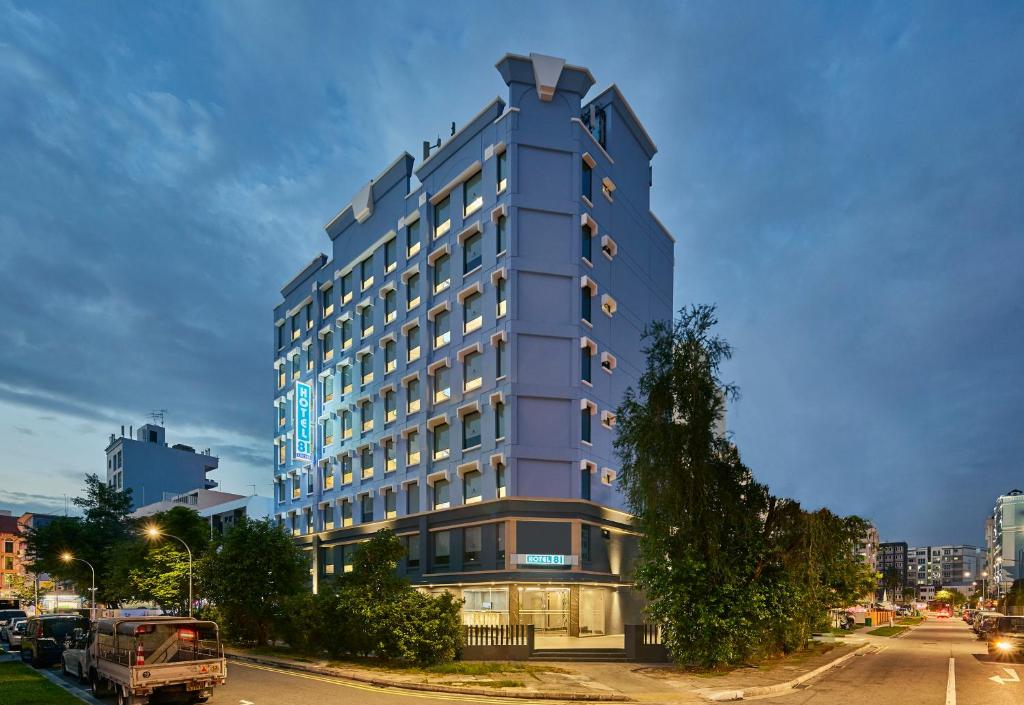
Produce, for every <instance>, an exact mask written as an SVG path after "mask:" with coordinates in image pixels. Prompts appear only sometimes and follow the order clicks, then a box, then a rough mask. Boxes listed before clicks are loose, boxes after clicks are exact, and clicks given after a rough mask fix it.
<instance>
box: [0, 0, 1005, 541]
mask: <svg viewBox="0 0 1024 705" xmlns="http://www.w3.org/2000/svg"><path fill="white" fill-rule="evenodd" d="M421 5H422V7H421ZM370 6H371V4H370V3H362V4H359V5H356V4H348V3H313V2H277V3H261V2H255V1H247V2H237V3H236V2H226V1H218V2H208V3H196V2H165V3H159V4H157V3H144V2H130V3H128V2H126V3H113V2H96V3H82V2H67V3H50V2H13V3H12V2H9V1H0V287H2V288H0V291H2V294H0V321H2V325H0V447H3V448H4V451H5V452H4V453H3V455H2V458H0V507H4V506H8V507H12V508H14V509H15V510H21V509H25V508H32V509H37V510H45V509H58V510H61V511H62V510H63V506H64V495H65V494H71V495H74V494H75V493H77V492H78V491H79V490H80V487H81V475H82V474H83V473H84V472H89V471H92V472H103V447H104V445H105V443H106V438H107V434H109V433H111V432H113V431H115V430H116V429H119V428H120V425H121V424H126V425H127V424H135V425H138V424H140V423H142V422H144V421H145V420H146V414H147V413H148V412H149V411H150V410H151V409H160V408H164V409H168V410H169V413H168V416H167V423H168V427H169V431H168V433H169V439H170V440H171V442H176V441H184V442H187V443H191V444H193V445H196V446H207V445H209V446H212V447H213V448H214V450H215V451H216V452H219V453H220V454H221V456H222V461H221V466H222V470H221V471H219V473H218V475H217V476H218V478H219V479H220V480H221V481H222V484H223V486H224V488H225V489H228V490H233V491H246V488H247V486H248V485H249V484H251V483H256V484H257V485H258V486H259V488H260V489H261V490H262V491H264V492H269V490H270V477H271V472H272V470H271V454H270V451H271V446H270V444H269V442H270V433H271V430H270V429H271V423H272V410H271V403H270V402H271V396H270V395H271V390H270V388H269V387H270V384H271V370H270V360H271V351H270V346H271V327H270V326H271V320H272V319H271V310H272V307H273V305H274V304H275V302H276V298H277V291H278V289H279V287H280V286H281V284H282V283H283V282H284V281H286V280H287V279H288V278H290V277H291V275H292V274H293V273H294V272H295V271H296V270H297V269H298V268H299V267H300V266H301V265H302V264H304V263H305V262H307V261H308V260H309V259H310V258H311V257H312V256H313V255H314V254H315V253H316V252H318V251H320V250H322V249H326V247H327V239H326V236H325V235H324V233H323V230H322V227H323V224H324V223H325V222H326V221H327V220H328V219H329V218H330V217H331V216H332V215H333V214H334V213H336V212H337V211H338V210H339V208H340V207H341V206H343V205H344V204H345V203H347V202H348V201H349V200H350V198H351V196H352V194H353V193H354V192H355V190H356V189H357V188H358V187H359V186H360V185H361V184H362V183H364V182H365V181H366V179H367V178H369V177H370V176H372V175H374V174H376V173H377V172H378V171H379V170H380V169H381V168H382V167H383V166H385V165H386V164H387V163H389V162H390V161H391V159H393V158H394V157H395V156H396V155H397V154H398V153H400V152H401V151H403V150H409V151H410V152H412V153H417V152H418V145H419V144H420V141H421V140H423V139H426V138H431V137H434V136H436V135H437V134H438V133H439V132H442V131H443V130H444V129H445V126H446V125H447V124H448V123H449V122H450V121H452V120H455V121H457V122H460V123H461V122H462V121H464V120H465V119H467V118H468V117H469V116H471V115H473V114H474V113H475V112H476V111H477V110H478V109H479V108H480V107H481V106H482V105H483V104H484V103H485V102H486V101H487V100H489V99H490V98H491V97H493V96H494V95H496V94H499V93H502V92H503V90H504V88H505V87H504V85H503V83H502V82H501V79H500V77H499V76H498V74H497V72H496V71H495V70H494V68H493V65H494V63H495V61H496V60H497V59H498V58H499V57H500V56H501V55H502V54H503V53H504V52H506V51H513V52H520V53H528V52H531V51H537V52H541V53H548V54H555V55H558V56H563V57H565V58H567V59H568V60H569V61H570V62H572V63H576V64H582V65H585V66H587V67H589V68H590V69H591V70H592V71H593V73H594V75H595V77H596V78H597V80H598V89H600V88H602V87H604V86H606V85H607V84H609V83H611V82H615V83H617V84H618V85H619V86H620V88H621V89H622V90H623V91H624V93H625V94H626V95H627V96H628V98H629V100H630V101H631V102H632V104H633V106H634V108H635V109H636V112H637V113H638V114H639V116H640V117H641V119H642V120H643V121H644V123H645V124H646V126H647V128H648V130H649V132H650V133H651V135H652V136H653V138H654V140H655V142H656V143H657V144H658V146H659V148H660V151H659V153H658V155H657V156H656V157H655V162H654V173H655V186H654V191H653V197H652V201H653V208H654V210H655V212H657V213H658V214H659V216H660V217H661V219H662V220H663V221H664V222H665V223H666V224H667V225H668V226H669V228H670V229H671V230H672V231H674V233H675V234H676V236H677V239H678V244H677V247H676V262H677V267H676V280H675V301H676V305H677V307H678V306H680V305H682V304H685V303H689V302H708V303H715V304H717V305H718V307H719V313H720V318H721V332H722V333H723V334H724V335H725V336H726V337H727V338H728V339H729V340H730V341H731V342H732V343H733V344H734V346H735V349H736V355H735V358H734V360H733V362H732V363H731V364H730V365H729V366H728V368H727V376H728V377H729V379H731V380H733V381H735V382H736V383H737V384H738V385H739V386H740V387H741V389H742V393H743V397H742V399H741V401H740V402H739V403H738V404H736V405H735V406H734V407H733V408H732V409H731V411H730V416H729V424H730V427H731V429H732V430H733V431H734V432H735V436H736V440H737V442H738V444H739V446H740V448H741V450H742V452H743V453H744V456H745V458H746V460H747V461H748V463H749V464H750V465H751V466H752V467H753V468H754V470H755V472H756V473H757V475H758V476H759V477H760V478H761V479H763V480H764V481H766V482H768V483H769V484H770V485H771V486H772V488H773V489H774V490H775V491H776V492H777V493H781V494H786V495H790V496H794V497H796V498H798V499H800V500H802V501H804V502H805V503H807V504H808V505H812V506H817V505H828V506H831V507H833V508H834V509H836V510H838V511H842V512H857V513H860V514H863V515H865V516H868V517H870V518H872V519H873V520H874V521H875V522H876V523H877V525H878V526H879V529H880V530H881V532H882V535H883V537H884V538H887V539H906V540H908V541H910V542H912V543H944V542H973V543H977V542H981V541H982V522H983V520H984V516H985V514H986V512H987V511H989V510H990V508H991V506H992V502H993V500H994V498H995V496H996V495H997V494H999V493H1000V492H1001V491H1005V490H1007V489H1009V488H1010V487H1012V486H1021V485H1024V463H1022V460H1021V459H1022V457H1024V434H1022V431H1021V428H1022V424H1021V420H1022V418H1024V364H1022V356H1021V348H1022V343H1024V326H1022V322H1021V314H1022V303H1024V296H1022V295H1024V233H1022V225H1021V224H1022V223H1024V177H1022V174H1024V83H1022V81H1021V67H1022V66H1024V5H1022V4H1020V3H1002V4H999V3H997V4H988V3H978V2H970V3H967V2H964V3H952V2H925V3H920V4H914V3H893V2H878V3H872V2H819V3H811V2H804V3H781V2H772V3H767V2H731V3H722V2H687V3H672V4H656V3H651V2H645V3H621V4H605V3H601V2H588V3H586V6H585V7H586V9H585V10H584V6H583V5H579V4H567V3H551V2H547V3H529V2H525V3H524V2H516V3H503V4H501V5H500V6H494V7H493V8H487V7H484V3H466V4H447V3H437V4H435V3H422V4H413V3H387V2H376V3H372V7H370ZM361 8H362V9H361Z"/></svg>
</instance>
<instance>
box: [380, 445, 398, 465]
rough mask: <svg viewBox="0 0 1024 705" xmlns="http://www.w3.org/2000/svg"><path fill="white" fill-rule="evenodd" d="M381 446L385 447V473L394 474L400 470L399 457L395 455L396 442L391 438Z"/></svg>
mask: <svg viewBox="0 0 1024 705" xmlns="http://www.w3.org/2000/svg"><path fill="white" fill-rule="evenodd" d="M381 445H383V446H384V472H386V473H388V472H394V471H395V470H397V469H398V456H397V455H396V453H395V442H394V441H393V440H391V439H390V438H389V439H387V440H385V441H384V442H383V443H382V444H381Z"/></svg>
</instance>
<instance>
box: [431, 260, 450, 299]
mask: <svg viewBox="0 0 1024 705" xmlns="http://www.w3.org/2000/svg"><path fill="white" fill-rule="evenodd" d="M451 259H452V258H451V255H448V254H443V255H441V256H440V257H438V258H437V259H436V260H434V293H435V294H437V293H439V292H442V291H444V290H445V289H447V288H448V287H449V286H450V285H451V283H452V274H451Z"/></svg>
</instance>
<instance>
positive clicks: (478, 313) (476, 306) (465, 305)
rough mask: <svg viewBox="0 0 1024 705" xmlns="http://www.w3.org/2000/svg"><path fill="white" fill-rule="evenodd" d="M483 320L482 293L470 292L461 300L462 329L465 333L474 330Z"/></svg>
mask: <svg viewBox="0 0 1024 705" xmlns="http://www.w3.org/2000/svg"><path fill="white" fill-rule="evenodd" d="M483 322H484V295H483V294H481V293H480V292H476V293H475V294H470V295H469V296H467V297H466V300H465V301H463V302H462V330H463V332H465V333H470V332H472V331H475V330H476V329H477V328H479V327H480V326H481V325H483Z"/></svg>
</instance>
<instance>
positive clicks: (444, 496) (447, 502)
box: [434, 480, 451, 509]
mask: <svg viewBox="0 0 1024 705" xmlns="http://www.w3.org/2000/svg"><path fill="white" fill-rule="evenodd" d="M450 492H451V488H450V487H449V486H448V480H437V481H436V482H434V509H447V508H448V507H449V506H451V497H450Z"/></svg>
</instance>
